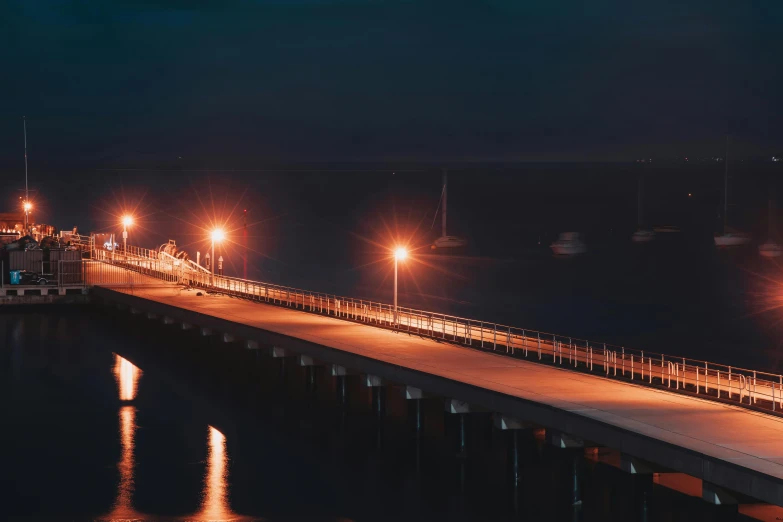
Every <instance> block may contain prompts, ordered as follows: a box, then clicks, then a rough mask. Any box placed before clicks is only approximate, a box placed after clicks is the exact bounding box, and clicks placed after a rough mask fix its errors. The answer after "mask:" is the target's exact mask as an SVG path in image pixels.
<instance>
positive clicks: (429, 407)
mask: <svg viewBox="0 0 783 522" xmlns="http://www.w3.org/2000/svg"><path fill="white" fill-rule="evenodd" d="M0 340H2V342H1V343H0V418H1V419H2V426H3V429H2V430H0V448H2V450H1V451H0V462H2V466H0V492H2V495H0V496H1V497H2V499H3V501H2V505H1V506H0V518H2V519H4V520H5V519H8V520H255V519H259V520H260V519H266V520H335V521H336V520H399V519H406V520H445V519H448V520H585V521H589V520H607V521H611V520H617V521H620V520H651V521H652V520H667V521H673V520H717V519H719V518H720V517H723V516H725V515H726V514H725V513H724V512H723V511H720V510H717V511H716V509H715V508H714V507H713V506H709V505H707V504H705V503H703V502H702V501H701V499H699V498H694V497H691V496H688V495H686V494H683V493H679V492H675V491H672V490H671V489H668V488H665V487H662V486H660V485H659V484H657V483H651V482H649V481H647V482H645V480H644V479H642V480H638V479H635V478H633V477H630V476H629V475H626V474H624V473H622V472H621V471H619V470H618V469H617V468H616V467H615V466H613V465H610V464H607V462H609V461H611V460H612V458H613V457H612V455H610V454H609V453H610V452H608V450H607V451H604V450H602V453H601V455H593V456H589V455H588V456H586V455H585V453H584V451H583V450H559V449H554V448H552V447H550V446H548V445H545V444H544V442H543V438H542V437H541V434H539V433H537V432H526V433H524V434H523V435H521V436H520V437H519V440H518V448H519V454H520V471H521V473H520V483H519V485H518V486H517V487H514V485H513V481H512V480H511V466H510V451H511V448H512V439H511V435H510V433H509V432H502V431H499V430H496V429H494V428H493V427H492V423H491V420H490V417H489V415H488V414H470V415H468V416H467V417H466V418H465V422H466V435H467V439H466V440H467V451H466V452H465V453H464V454H463V453H459V446H458V438H457V434H458V428H459V425H458V422H459V421H458V416H454V415H449V414H446V413H444V412H443V403H442V401H441V400H438V399H426V400H424V401H423V418H424V430H423V434H422V435H421V436H420V437H417V436H416V434H415V431H414V429H413V426H414V422H413V420H412V419H413V413H414V410H413V409H412V404H413V401H406V400H405V399H404V398H403V396H402V394H401V390H400V389H399V388H396V387H389V388H386V389H385V390H384V391H383V392H380V393H382V394H383V395H382V397H381V399H382V402H383V404H384V407H383V410H382V413H381V415H378V413H377V411H375V410H374V406H373V405H374V404H375V401H376V399H377V397H375V396H374V395H373V393H379V392H377V391H375V392H373V390H371V389H369V388H365V387H363V386H362V385H361V384H360V382H359V378H358V377H357V376H351V377H347V378H346V388H347V403H346V404H342V403H341V401H340V400H339V395H338V393H337V389H338V385H339V381H338V380H337V379H336V378H334V377H331V376H329V375H328V374H327V373H326V372H325V370H324V368H323V367H316V368H314V369H312V368H311V369H306V368H302V367H298V366H296V364H295V360H294V359H287V360H283V359H272V358H270V357H267V356H265V355H264V356H262V355H260V354H258V353H257V352H254V351H247V350H243V349H240V348H239V347H238V346H236V345H226V344H222V343H220V342H218V340H217V339H214V338H206V339H205V338H202V337H200V336H199V335H198V334H197V333H194V332H192V331H190V332H183V331H181V330H178V329H177V328H176V327H175V326H164V325H162V324H160V323H156V322H154V321H149V320H147V319H144V318H141V317H136V316H130V315H127V314H125V315H123V314H121V313H120V312H117V311H109V310H102V309H98V308H89V307H84V308H79V307H75V308H72V309H68V310H65V309H61V308H56V307H48V308H26V309H22V310H9V309H5V310H3V314H2V315H0ZM283 361H285V362H283ZM311 372H312V373H311ZM376 390H377V389H376ZM614 457H616V455H615V456H614ZM599 460H600V461H603V462H598V461H599ZM575 475H576V476H577V477H578V482H577V483H578V490H577V492H576V493H575V491H574V476H575ZM575 498H577V499H581V500H582V505H581V507H579V508H577V509H574V508H573V500H574V499H575Z"/></svg>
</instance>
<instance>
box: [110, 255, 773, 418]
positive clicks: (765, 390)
mask: <svg viewBox="0 0 783 522" xmlns="http://www.w3.org/2000/svg"><path fill="white" fill-rule="evenodd" d="M128 251H129V253H132V259H126V260H124V261H123V260H122V259H119V258H116V257H115V259H111V258H110V257H107V258H106V262H111V263H115V264H127V265H128V266H129V268H131V269H133V268H132V267H131V265H134V266H137V267H142V266H143V265H145V264H146V265H147V266H148V267H153V266H154V270H152V269H150V270H149V275H152V276H153V277H158V278H161V279H165V280H167V281H177V282H180V283H182V284H185V285H188V286H195V287H200V288H205V289H211V290H215V291H218V292H222V293H226V294H230V295H235V296H238V297H243V298H247V299H251V300H256V301H264V302H267V303H271V304H277V305H282V306H287V307H290V308H295V309H300V310H303V311H307V312H312V313H319V314H325V315H330V316H334V317H337V318H341V319H347V320H351V321H356V322H363V323H366V324H369V325H373V326H379V327H383V328H391V329H394V330H396V331H404V332H409V333H411V334H415V335H419V336H423V337H431V338H435V339H440V340H445V341H448V342H453V343H458V344H462V345H466V346H471V347H477V348H481V349H485V350H492V351H495V352H502V353H505V354H508V355H511V356H514V355H517V353H518V352H521V355H523V356H524V357H527V356H528V354H529V352H531V351H534V352H535V354H536V356H537V358H538V360H539V361H544V362H551V363H552V364H557V365H565V364H568V365H569V366H573V367H574V368H577V369H582V370H584V371H588V372H594V371H596V368H597V369H598V371H599V372H600V373H602V374H603V375H604V376H606V377H607V378H608V377H611V378H621V379H626V380H631V381H633V380H638V381H639V382H641V383H642V384H647V385H658V386H664V387H667V388H669V389H673V390H676V391H686V392H689V393H695V394H704V395H705V396H707V397H712V398H718V399H721V400H723V399H724V398H725V399H727V400H730V401H735V400H736V401H737V402H739V403H740V404H745V402H744V401H747V403H748V404H750V405H754V406H757V407H761V408H765V409H770V410H772V411H777V410H778V409H781V410H783V375H781V374H777V373H771V372H764V371H758V370H752V369H749V368H738V367H736V366H729V365H725V364H721V363H715V362H710V361H704V360H700V359H693V358H687V357H679V356H672V355H669V354H665V353H656V352H650V351H644V350H635V349H630V348H625V347H622V346H616V345H612V344H609V343H604V342H594V341H588V340H586V339H578V338H574V337H566V336H562V335H558V334H553V333H548V332H541V331H537V330H530V329H527V328H518V327H513V326H508V325H504V324H499V323H492V322H488V321H483V320H477V319H470V318H464V317H458V316H455V315H449V314H441V313H437V312H429V311H426V310H418V309H414V308H407V307H397V309H396V314H395V313H394V312H395V309H394V307H393V306H392V305H389V304H387V303H382V302H378V301H373V300H366V299H357V298H352V297H344V296H340V295H336V294H329V293H323V292H312V291H308V290H303V289H299V288H295V287H289V286H283V285H275V284H272V283H265V282H261V281H251V280H247V279H240V278H235V277H228V276H221V275H214V276H213V275H212V274H211V273H210V272H209V271H207V270H203V271H197V270H195V269H193V268H192V267H190V266H188V265H186V264H184V263H180V264H179V265H178V266H176V265H174V264H173V263H170V262H165V263H161V261H162V260H163V259H161V257H163V256H160V254H158V253H155V254H151V252H152V251H149V250H146V249H138V248H137V247H128ZM145 254H146V256H145ZM145 257H146V259H145ZM168 257H171V256H168ZM172 259H175V258H172ZM144 269H145V270H146V268H144ZM545 359H546V360H545ZM565 361H567V362H565ZM580 365H582V366H581V368H580ZM759 401H761V402H759Z"/></svg>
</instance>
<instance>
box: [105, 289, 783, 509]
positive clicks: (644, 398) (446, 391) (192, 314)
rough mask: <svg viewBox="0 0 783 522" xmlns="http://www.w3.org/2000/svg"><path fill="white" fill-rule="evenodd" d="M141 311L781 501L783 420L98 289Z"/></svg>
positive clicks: (234, 311)
mask: <svg viewBox="0 0 783 522" xmlns="http://www.w3.org/2000/svg"><path fill="white" fill-rule="evenodd" d="M95 291H96V293H97V294H98V295H100V296H101V297H103V298H104V299H107V300H109V301H114V302H122V303H125V304H127V305H129V306H134V307H136V308H138V309H140V310H143V311H149V312H151V313H154V314H158V315H166V316H168V317H171V318H173V319H174V320H177V321H183V322H188V323H191V324H194V325H199V326H202V327H207V328H210V329H211V330H214V331H215V332H226V333H228V334H230V335H231V336H233V337H235V338H236V339H247V340H256V341H260V342H263V343H269V342H274V343H275V344H277V345H279V346H283V347H286V348H289V349H290V350H292V351H295V352H296V353H302V354H306V355H309V356H311V357H315V358H318V359H320V360H322V361H324V362H326V363H333V364H339V365H343V366H346V367H349V368H353V369H355V370H357V371H360V372H364V373H371V374H373V375H377V376H379V377H381V378H382V379H386V380H388V381H393V382H397V383H403V384H407V385H410V386H415V387H417V388H421V389H423V390H424V391H425V392H430V393H432V394H434V395H439V396H444V397H449V398H454V399H458V400H461V401H466V402H469V403H471V404H474V405H476V406H479V407H482V408H486V409H489V410H491V411H495V412H498V413H502V414H504V415H509V416H513V417H515V418H519V419H522V420H526V421H530V422H533V423H536V424H540V425H543V426H546V427H548V428H552V429H556V430H558V431H561V432H563V433H567V434H570V435H572V436H575V437H579V438H582V439H584V440H589V441H593V442H595V443H597V444H600V445H605V446H608V447H612V448H615V449H618V450H620V451H622V452H624V453H627V454H629V455H631V456H633V457H637V458H642V459H646V460H648V461H650V462H653V463H655V464H658V465H659V466H662V467H663V468H665V469H667V470H672V471H677V472H682V473H688V474H690V475H693V476H695V477H698V478H701V479H703V480H705V481H708V482H710V483H713V484H716V485H718V486H722V487H725V488H728V489H731V490H733V491H737V492H740V493H742V494H745V495H749V496H751V497H754V498H757V499H759V500H763V501H765V502H769V503H773V504H777V505H782V506H783V444H781V440H783V418H779V417H776V416H773V415H768V414H764V413H761V412H756V411H751V410H748V409H745V408H741V407H737V406H732V405H730V404H721V403H717V402H714V401H710V400H703V399H700V398H697V397H690V396H683V395H678V394H674V393H668V392H666V391H663V390H659V389H653V388H649V387H643V386H637V385H634V384H631V383H626V382H618V381H616V380H610V379H606V378H603V377H600V376H596V375H588V374H582V373H578V372H573V371H569V370H567V369H563V368H557V367H552V366H548V365H542V364H537V363H535V362H530V361H525V360H519V359H514V358H510V357H504V356H500V355H495V354H492V353H486V352H482V351H478V350H475V349H470V348H466V347H461V346H458V345H454V344H450V343H443V342H437V341H435V340H432V339H426V338H419V337H416V336H412V335H407V334H405V333H397V332H393V331H390V330H385V329H379V328H373V327H371V326H367V325H364V324H360V323H353V322H347V321H343V320H339V319H336V318H332V317H324V316H320V315H316V314H309V313H302V312H301V311H296V310H292V309H289V308H285V307H280V306H274V305H267V304H262V303H257V302H249V301H244V300H241V299H236V298H231V297H228V296H223V295H211V294H205V295H203V296H197V295H196V292H195V291H193V290H185V289H182V288H181V287H175V286H169V287H167V288H165V287H164V288H152V287H142V288H136V289H134V291H133V295H130V293H126V291H124V290H123V289H114V290H109V289H106V288H96V289H95Z"/></svg>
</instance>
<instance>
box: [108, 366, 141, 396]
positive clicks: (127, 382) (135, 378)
mask: <svg viewBox="0 0 783 522" xmlns="http://www.w3.org/2000/svg"><path fill="white" fill-rule="evenodd" d="M140 377H141V370H139V368H138V367H137V366H136V365H135V364H133V363H132V362H130V361H129V360H127V359H125V358H123V357H120V356H119V355H117V354H114V378H115V380H116V381H117V387H118V391H119V393H120V400H121V401H132V400H133V399H135V398H136V392H137V390H138V386H139V378H140Z"/></svg>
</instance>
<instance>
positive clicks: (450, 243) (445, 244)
mask: <svg viewBox="0 0 783 522" xmlns="http://www.w3.org/2000/svg"><path fill="white" fill-rule="evenodd" d="M467 244H468V242H467V241H466V240H464V239H462V238H461V237H457V236H443V237H439V238H438V239H436V240H435V242H434V243H433V245H432V246H433V247H435V248H460V247H464V246H465V245H467Z"/></svg>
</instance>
